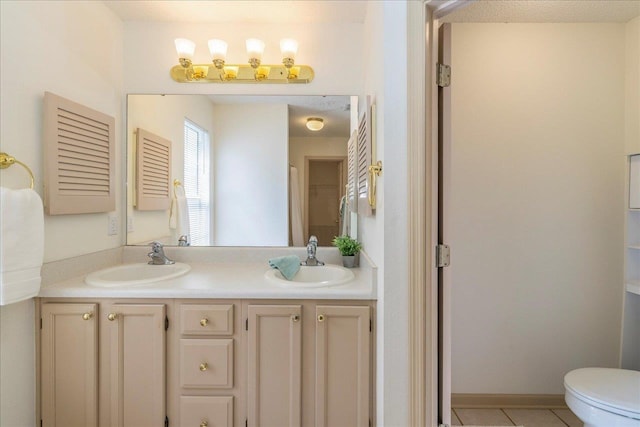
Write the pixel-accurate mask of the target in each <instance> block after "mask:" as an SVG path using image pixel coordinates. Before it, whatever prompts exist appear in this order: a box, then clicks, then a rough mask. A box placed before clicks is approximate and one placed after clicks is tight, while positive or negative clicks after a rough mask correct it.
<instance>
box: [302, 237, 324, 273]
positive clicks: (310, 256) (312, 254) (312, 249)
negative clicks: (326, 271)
mask: <svg viewBox="0 0 640 427" xmlns="http://www.w3.org/2000/svg"><path fill="white" fill-rule="evenodd" d="M317 250H318V238H317V237H316V236H311V237H309V243H307V259H306V260H304V261H302V262H301V263H300V265H306V266H307V267H315V266H321V265H324V262H322V261H318V258H316V251H317Z"/></svg>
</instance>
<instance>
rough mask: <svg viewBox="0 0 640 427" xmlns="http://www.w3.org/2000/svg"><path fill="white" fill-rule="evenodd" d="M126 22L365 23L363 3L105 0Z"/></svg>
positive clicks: (356, 0)
mask: <svg viewBox="0 0 640 427" xmlns="http://www.w3.org/2000/svg"><path fill="white" fill-rule="evenodd" d="M103 2H104V3H105V4H106V5H107V7H109V8H110V9H111V10H112V11H113V12H115V13H116V15H118V16H119V17H120V19H122V20H123V21H153V22H187V23H234V22H242V23H249V24H286V23H298V24H304V23H363V22H364V19H365V16H366V11H367V2H366V1H363V0H287V1H283V0H255V1H247V0H215V1H204V0H201V1H176V0H169V1H167V0H151V1H150V0H104V1H103Z"/></svg>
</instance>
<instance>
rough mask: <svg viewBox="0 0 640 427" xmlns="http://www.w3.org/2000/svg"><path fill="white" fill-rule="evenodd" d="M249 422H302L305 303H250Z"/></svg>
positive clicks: (273, 425)
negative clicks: (303, 316)
mask: <svg viewBox="0 0 640 427" xmlns="http://www.w3.org/2000/svg"><path fill="white" fill-rule="evenodd" d="M248 313H249V317H248V319H249V323H248V328H249V332H248V335H249V343H248V359H249V373H248V376H249V378H248V397H249V401H248V402H247V412H248V425H249V426H253V427H299V426H300V424H301V421H300V420H301V418H300V417H301V409H300V408H301V374H302V370H301V364H302V307H301V306H299V305H250V306H249V309H248Z"/></svg>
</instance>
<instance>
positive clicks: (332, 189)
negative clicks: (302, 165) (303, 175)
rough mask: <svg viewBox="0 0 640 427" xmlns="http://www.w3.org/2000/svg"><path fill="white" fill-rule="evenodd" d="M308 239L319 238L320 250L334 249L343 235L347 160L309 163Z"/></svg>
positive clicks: (312, 160)
mask: <svg viewBox="0 0 640 427" xmlns="http://www.w3.org/2000/svg"><path fill="white" fill-rule="evenodd" d="M307 160H308V163H307V189H306V190H307V191H306V195H307V206H306V210H305V212H306V218H307V236H306V240H305V241H308V240H309V236H312V235H313V236H316V237H317V238H318V246H331V241H332V240H333V238H334V237H335V236H339V235H340V199H341V198H342V196H343V195H344V188H345V184H346V182H345V173H344V168H345V164H346V159H345V158H338V159H335V158H334V159H307Z"/></svg>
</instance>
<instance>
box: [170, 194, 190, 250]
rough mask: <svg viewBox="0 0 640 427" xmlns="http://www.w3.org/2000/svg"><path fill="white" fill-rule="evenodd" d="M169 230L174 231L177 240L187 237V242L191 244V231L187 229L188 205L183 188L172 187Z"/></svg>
mask: <svg viewBox="0 0 640 427" xmlns="http://www.w3.org/2000/svg"><path fill="white" fill-rule="evenodd" d="M169 228H171V229H172V230H176V235H177V236H178V238H180V236H187V242H191V230H190V228H189V205H188V204H187V196H186V195H185V194H184V187H183V186H182V185H176V186H175V187H174V197H173V200H172V201H171V213H170V217H169Z"/></svg>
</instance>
